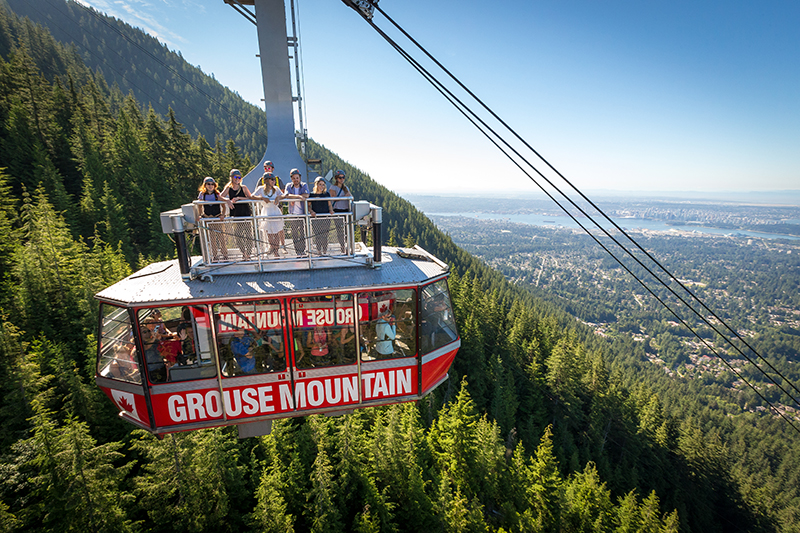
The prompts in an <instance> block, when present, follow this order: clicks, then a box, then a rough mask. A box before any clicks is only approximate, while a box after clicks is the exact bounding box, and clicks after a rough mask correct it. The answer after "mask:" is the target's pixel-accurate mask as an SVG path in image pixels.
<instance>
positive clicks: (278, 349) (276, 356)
mask: <svg viewBox="0 0 800 533" xmlns="http://www.w3.org/2000/svg"><path fill="white" fill-rule="evenodd" d="M264 342H265V344H266V345H267V348H268V349H267V368H268V369H269V370H270V371H272V372H280V371H282V370H284V369H285V368H286V364H285V361H286V359H285V357H284V356H283V330H281V329H277V328H276V329H269V330H267V333H266V335H265V336H264Z"/></svg>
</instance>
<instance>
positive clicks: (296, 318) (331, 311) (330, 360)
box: [292, 294, 362, 368]
mask: <svg viewBox="0 0 800 533" xmlns="http://www.w3.org/2000/svg"><path fill="white" fill-rule="evenodd" d="M361 312H362V311H359V313H361ZM355 313H356V312H355V310H354V308H353V298H352V295H350V294H337V295H333V296H312V297H306V298H296V299H294V300H293V301H292V323H293V329H292V338H293V341H294V361H295V366H296V367H297V368H318V367H325V366H334V365H352V364H354V363H355V362H356V342H355V320H354V316H355Z"/></svg>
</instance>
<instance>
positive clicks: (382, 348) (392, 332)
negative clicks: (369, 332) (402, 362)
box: [375, 308, 397, 359]
mask: <svg viewBox="0 0 800 533" xmlns="http://www.w3.org/2000/svg"><path fill="white" fill-rule="evenodd" d="M395 322H396V320H395V316H394V315H393V314H392V310H391V308H387V309H386V310H385V311H384V313H383V314H382V315H380V316H379V317H378V322H377V323H376V324H375V339H376V340H375V351H376V352H378V356H379V358H381V359H384V358H388V357H391V356H392V355H393V354H394V342H393V341H394V339H395V337H396V336H397V327H396V326H395Z"/></svg>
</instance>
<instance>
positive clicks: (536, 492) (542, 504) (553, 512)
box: [528, 426, 563, 531]
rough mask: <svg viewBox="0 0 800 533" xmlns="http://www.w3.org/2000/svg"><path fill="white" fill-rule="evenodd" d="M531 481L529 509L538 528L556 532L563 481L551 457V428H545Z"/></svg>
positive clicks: (552, 456)
mask: <svg viewBox="0 0 800 533" xmlns="http://www.w3.org/2000/svg"><path fill="white" fill-rule="evenodd" d="M531 479H532V481H533V484H532V486H531V487H530V488H529V489H528V490H529V496H528V498H529V501H530V507H531V510H532V512H533V518H534V520H535V523H536V525H537V527H538V528H540V529H541V530H542V531H558V530H559V528H560V527H561V505H562V498H563V496H562V493H563V479H562V478H561V474H560V473H559V471H558V462H557V460H556V457H555V455H553V433H552V427H551V426H548V427H547V428H545V431H544V435H542V440H541V441H540V442H539V447H538V448H537V449H536V455H535V457H534V461H533V465H532V467H531Z"/></svg>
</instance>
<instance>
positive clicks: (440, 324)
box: [419, 280, 458, 354]
mask: <svg viewBox="0 0 800 533" xmlns="http://www.w3.org/2000/svg"><path fill="white" fill-rule="evenodd" d="M457 338H458V333H457V332H456V322H455V319H454V317H453V308H452V305H451V303H450V293H449V291H448V290H447V280H440V281H437V282H436V283H431V284H430V285H427V286H425V287H423V288H422V293H421V302H420V316H419V347H420V353H422V354H426V353H430V352H432V351H433V350H436V349H437V348H441V347H442V346H444V345H445V344H449V343H451V342H453V341H455V340H456V339H457Z"/></svg>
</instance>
